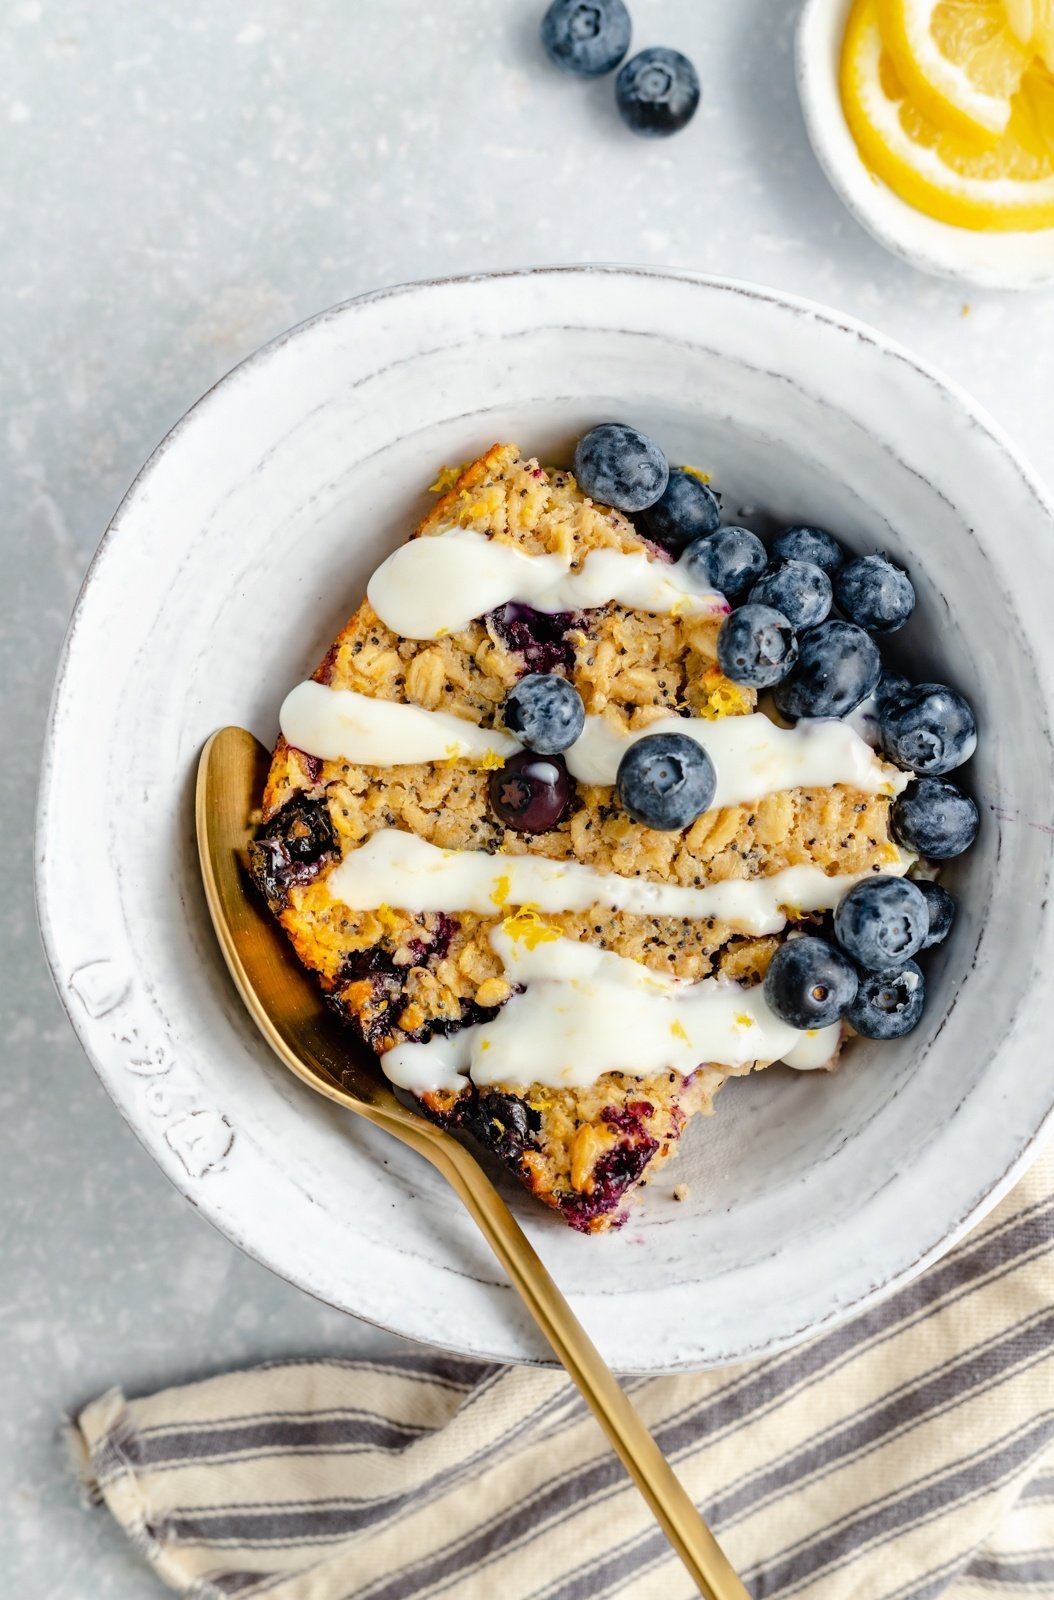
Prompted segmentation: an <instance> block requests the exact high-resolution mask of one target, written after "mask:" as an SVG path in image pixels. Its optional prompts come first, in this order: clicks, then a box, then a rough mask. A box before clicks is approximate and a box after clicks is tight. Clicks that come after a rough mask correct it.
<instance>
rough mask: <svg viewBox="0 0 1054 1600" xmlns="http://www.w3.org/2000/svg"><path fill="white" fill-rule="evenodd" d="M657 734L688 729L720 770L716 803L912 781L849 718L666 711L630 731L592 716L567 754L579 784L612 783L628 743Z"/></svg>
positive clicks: (872, 790)
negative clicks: (787, 719)
mask: <svg viewBox="0 0 1054 1600" xmlns="http://www.w3.org/2000/svg"><path fill="white" fill-rule="evenodd" d="M656 733H681V734H686V735H687V736H688V738H689V739H694V740H695V741H696V743H697V744H701V745H702V746H703V748H704V749H705V750H706V751H707V753H708V754H709V756H710V759H711V760H712V761H713V763H714V769H715V772H716V774H717V790H716V792H715V794H714V799H713V805H712V808H711V809H713V810H717V809H718V808H719V807H721V806H731V805H741V804H744V803H746V802H748V801H751V800H760V799H761V798H762V796H763V795H766V794H777V793H779V791H780V790H782V789H827V788H829V787H830V786H831V785H832V784H836V783H844V784H846V785H847V787H849V788H850V789H859V790H860V791H861V792H862V793H864V794H899V793H900V791H901V790H902V789H903V788H904V787H905V786H906V785H907V784H908V783H909V782H910V780H911V774H910V773H905V772H899V771H898V770H897V769H896V768H895V767H891V766H887V765H886V764H885V763H884V762H882V761H879V760H878V759H877V758H876V756H875V754H874V752H873V751H872V750H871V748H870V746H868V745H867V744H865V742H864V740H863V739H861V737H860V735H859V734H858V733H857V732H856V731H855V730H854V729H853V728H851V727H849V726H848V724H847V723H845V722H839V721H836V720H834V719H833V718H831V719H826V718H825V719H823V720H822V721H821V720H806V721H802V722H799V723H797V724H796V726H795V727H793V728H780V727H778V726H777V725H776V723H774V722H772V721H771V720H770V719H769V718H768V717H767V716H765V714H764V712H761V711H755V712H752V713H750V714H749V715H747V716H742V717H721V718H719V719H718V720H717V721H713V722H711V721H708V720H707V719H706V718H704V717H663V718H661V719H660V720H658V721H656V722H652V723H649V725H648V726H647V727H646V728H641V729H639V730H636V731H634V732H632V733H627V732H625V731H624V730H623V729H622V728H620V727H619V726H618V725H617V724H616V723H613V722H609V721H608V719H607V718H606V717H597V716H591V717H587V718H586V726H585V729H584V730H583V732H582V735H581V737H580V738H579V739H577V740H576V742H575V743H574V744H573V745H572V746H571V748H570V749H569V750H566V751H565V752H564V760H565V761H566V762H567V768H568V771H569V772H571V773H572V775H573V776H574V777H575V778H577V779H578V781H579V782H580V783H599V784H612V783H614V781H615V775H616V773H617V772H618V764H619V762H620V760H621V759H622V756H623V755H624V754H625V752H626V750H627V749H628V748H629V746H630V745H631V744H635V743H636V742H637V740H638V739H644V738H647V737H648V736H649V735H650V734H656Z"/></svg>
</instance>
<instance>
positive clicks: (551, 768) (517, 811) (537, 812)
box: [490, 750, 571, 833]
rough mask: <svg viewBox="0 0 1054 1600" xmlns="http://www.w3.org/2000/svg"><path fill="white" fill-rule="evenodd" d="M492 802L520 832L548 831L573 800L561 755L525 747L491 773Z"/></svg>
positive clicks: (502, 818) (498, 814) (497, 813)
mask: <svg viewBox="0 0 1054 1600" xmlns="http://www.w3.org/2000/svg"><path fill="white" fill-rule="evenodd" d="M490 804H491V809H492V810H493V812H494V815H495V816H496V817H497V819H498V821H499V822H501V823H504V825H505V827H506V828H514V829H515V830H516V832H517V833H548V832H550V830H551V829H553V828H555V827H556V826H557V825H558V824H559V823H560V822H562V821H563V819H564V817H565V816H566V815H567V810H568V807H569V806H570V804H571V780H570V778H569V777H568V775H567V768H566V767H565V766H564V764H563V761H562V760H560V758H559V757H558V756H553V755H539V754H538V753H537V752H536V751H534V750H521V751H520V752H519V754H518V755H514V756H510V757H509V759H508V761H506V763H505V765H504V766H503V767H499V768H498V769H497V771H495V772H492V773H491V775H490Z"/></svg>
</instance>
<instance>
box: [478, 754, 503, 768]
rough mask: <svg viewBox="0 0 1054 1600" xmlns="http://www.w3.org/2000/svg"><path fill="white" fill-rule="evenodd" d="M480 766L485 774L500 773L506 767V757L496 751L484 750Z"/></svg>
mask: <svg viewBox="0 0 1054 1600" xmlns="http://www.w3.org/2000/svg"><path fill="white" fill-rule="evenodd" d="M479 764H480V766H481V767H482V769H483V771H484V772H498V771H500V769H501V768H502V767H503V766H504V765H505V757H504V756H499V754H498V752H497V751H496V750H484V752H483V755H482V757H481V759H480V763H479Z"/></svg>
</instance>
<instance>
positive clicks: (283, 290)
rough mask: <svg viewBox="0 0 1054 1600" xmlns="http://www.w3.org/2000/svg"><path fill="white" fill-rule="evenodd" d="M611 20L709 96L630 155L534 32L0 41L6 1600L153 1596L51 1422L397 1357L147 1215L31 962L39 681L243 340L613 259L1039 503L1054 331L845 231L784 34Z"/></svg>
mask: <svg viewBox="0 0 1054 1600" xmlns="http://www.w3.org/2000/svg"><path fill="white" fill-rule="evenodd" d="M631 3H632V9H633V12H634V16H635V23H636V35H635V37H636V42H637V44H638V45H641V44H645V43H667V44H672V45H676V46H678V47H680V48H682V49H684V50H686V51H687V53H688V54H690V55H692V56H693V57H694V59H695V60H696V62H697V63H698V66H699V68H700V72H701V76H702V78H703V83H704V95H705V98H704V103H703V107H702V110H701V112H700V114H699V116H698V118H697V120H696V122H695V124H694V125H693V127H692V128H691V129H690V130H689V131H688V132H687V133H685V134H683V135H682V136H680V137H679V138H678V139H675V140H671V141H670V142H669V143H665V144H662V145H659V146H657V147H653V146H651V145H650V144H647V143H645V142H643V141H640V140H635V139H634V138H633V137H632V136H631V135H629V134H627V133H624V132H623V131H622V129H621V128H620V126H619V124H618V123H617V120H616V118H615V115H614V112H613V109H612V104H611V85H610V81H604V82H600V83H594V84H589V85H582V84H579V83H575V82H573V81H571V80H568V79H564V78H562V77H560V76H559V75H558V74H556V73H555V72H554V71H553V70H551V69H550V68H549V67H548V66H547V64H546V62H545V61H544V59H543V58H542V56H541V54H540V50H539V48H538V46H537V44H536V43H535V35H536V27H537V19H538V16H539V14H540V12H541V10H542V9H543V5H542V4H541V3H540V0H501V3H497V4H496V3H495V0H444V3H443V4H442V5H439V4H438V3H433V4H428V3H427V0H383V3H382V0H373V3H367V0H359V3H357V4H349V3H348V0H296V3H295V4H294V3H292V0H240V3H238V4H234V3H232V0H219V3H215V0H214V3H211V4H208V5H206V4H205V3H204V0H182V3H181V4H178V5H173V6H161V5H158V4H155V3H153V0H147V3H146V4H144V3H143V0H91V3H89V0H9V3H8V5H7V6H5V7H4V8H3V17H2V18H0V129H2V137H0V241H2V244H0V291H2V292H0V408H2V412H3V417H2V426H0V494H2V504H3V507H4V520H3V524H2V528H0V539H2V545H0V550H2V553H3V561H2V566H0V605H2V607H3V618H2V626H0V649H2V652H3V653H2V681H3V686H4V695H3V703H4V720H5V733H4V748H5V750H6V752H7V754H6V757H5V760H4V763H3V769H2V772H0V782H2V785H3V793H4V818H5V823H4V835H3V837H4V846H5V850H6V853H7V854H6V859H7V862H8V867H7V871H6V873H5V882H6V889H5V893H4V895H3V898H2V912H3V918H4V930H3V939H4V958H3V962H2V965H0V981H2V983H3V987H4V991H5V995H4V1017H5V1045H6V1051H5V1054H6V1061H5V1071H4V1074H3V1079H2V1085H3V1087H2V1090H0V1095H2V1099H0V1140H2V1141H3V1156H2V1164H0V1171H2V1173H3V1179H4V1185H5V1191H6V1192H5V1203H4V1207H3V1221H2V1229H3V1234H2V1240H3V1252H2V1266H0V1271H2V1274H3V1284H2V1297H0V1339H2V1341H3V1352H4V1356H3V1361H2V1363H0V1383H2V1399H0V1474H2V1480H3V1481H2V1495H3V1498H0V1506H2V1507H3V1511H2V1513H0V1573H2V1574H3V1581H2V1583H0V1588H2V1590H3V1592H4V1593H6V1594H11V1595H18V1596H19V1597H20V1600H37V1597H47V1600H60V1597H61V1600H130V1597H132V1596H144V1595H150V1594H154V1593H158V1592H160V1590H159V1588H158V1586H157V1585H156V1584H155V1583H154V1581H153V1580H152V1578H151V1577H150V1575H149V1574H148V1573H146V1572H145V1570H144V1569H143V1568H142V1566H141V1565H140V1563H139V1561H138V1559H137V1558H136V1557H134V1556H133V1555H132V1554H131V1553H130V1552H128V1551H127V1550H126V1549H125V1548H124V1547H123V1546H122V1543H121V1541H120V1539H119V1537H118V1536H117V1534H116V1533H115V1531H114V1530H113V1529H112V1528H111V1527H110V1525H109V1523H108V1522H107V1520H106V1518H105V1517H104V1516H103V1515H102V1514H101V1513H99V1512H94V1513H88V1512H86V1511H84V1510H82V1509H81V1508H80V1507H79V1506H78V1503H77V1499H76V1495H75V1492H74V1489H73V1487H72V1485H71V1482H70V1480H69V1477H68V1475H67V1473H66V1470H65V1465H64V1462H63V1459H62V1455H61V1451H60V1450H59V1448H58V1446H57V1444H56V1438H55V1426H56V1420H57V1418H58V1416H59V1414H60V1413H61V1412H62V1411H63V1410H64V1409H67V1408H75V1407H76V1406H77V1405H78V1404H79V1403H81V1402H83V1401H85V1400H87V1399H89V1398H91V1397H92V1396H94V1395H95V1394H96V1393H98V1392H100V1391H101V1390H103V1389H105V1388H107V1387H108V1386H109V1385H111V1384H115V1383H119V1384H122V1385H123V1386H124V1387H125V1388H126V1389H127V1390H128V1391H129V1392H143V1391H146V1390H148V1389H150V1388H152V1387H156V1386H160V1385H164V1384H168V1383H171V1382H174V1381H177V1380H180V1379H185V1378H188V1377H193V1376H196V1375H204V1374H207V1373H211V1372H215V1371H217V1370H221V1369H223V1368H225V1367H228V1366H230V1365H233V1364H239V1363H248V1362H252V1361H254V1360H257V1359H262V1358H266V1357H272V1356H277V1355H281V1354H283V1353H299V1354H304V1353H310V1352H312V1351H320V1350H327V1351H337V1352H342V1353H348V1352H355V1351H363V1352H365V1351H367V1350H376V1349H378V1348H380V1347H382V1346H385V1345H389V1346H390V1345H391V1344H392V1343H393V1341H390V1340H386V1339H385V1336H384V1335H382V1334H379V1333H377V1332H375V1331H372V1330H370V1329H367V1328H365V1327H362V1326H360V1325H357V1324H355V1323H354V1322H352V1321H351V1320H350V1319H347V1318H343V1317H340V1316H338V1315H336V1314H335V1313H332V1312H329V1311H327V1310H326V1309H325V1308H323V1307H321V1306H319V1305H317V1304H315V1303H313V1302H312V1301H310V1300H308V1299H306V1298H305V1297H303V1296H302V1295H300V1294H298V1293H297V1292H296V1291H295V1290H293V1289H291V1288H289V1287H288V1286H287V1285H285V1284H283V1283H280V1282H279V1281H277V1280H276V1279H275V1278H273V1277H271V1276H270V1275H269V1274H268V1273H267V1272H266V1271H264V1270H263V1269H262V1268H261V1267H258V1266H256V1265H255V1264H254V1263H252V1262H250V1261H248V1260H247V1259H245V1258H244V1257H242V1256H241V1255H239V1254H238V1253H237V1252H236V1251H235V1250H234V1249H233V1248H232V1247H231V1246H229V1245H228V1244H227V1243H226V1242H225V1241H224V1240H223V1239H222V1238H220V1237H219V1236H217V1235H216V1234H214V1233H213V1232H212V1231H211V1230H210V1229H209V1227H208V1226H207V1225H206V1224H205V1223H203V1222H201V1221H200V1220H199V1219H198V1218H196V1217H195V1216H194V1215H193V1214H192V1213H191V1211H190V1210H189V1209H188V1208H186V1207H185V1206H184V1204H183V1202H182V1201H180V1200H179V1199H178V1198H177V1197H176V1196H175V1194H174V1193H172V1192H171V1191H170V1189H169V1188H168V1186H167V1184H166V1182H165V1180H164V1179H163V1178H162V1177H161V1176H160V1174H159V1173H158V1172H157V1171H156V1170H155V1169H154V1167H153V1166H152V1164H151V1162H150V1161H149V1159H148V1158H147V1157H146V1155H145V1154H144V1153H143V1152H142V1151H141V1150H140V1149H139V1147H138V1145H137V1144H136V1142H135V1140H134V1139H133V1138H132V1136H131V1135H130V1134H129V1132H128V1131H127V1129H126V1128H125V1127H124V1125H123V1124H122V1123H121V1122H120V1120H119V1118H118V1117H117V1115H116V1113H115V1112H114V1111H113V1110H112V1108H111V1106H110V1104H109V1102H108V1101H107V1099H106V1096H105V1095H104V1093H103V1092H102V1090H101V1089H100V1087H99V1086H98V1084H97V1083H96V1081H95V1079H94V1076H93V1074H92V1072H91V1069H90V1067H89V1066H88V1065H87V1063H86V1061H85V1060H84V1059H83V1057H82V1055H81V1052H80V1050H79V1048H78V1046H77V1044H76V1042H75V1040H74V1038H73V1035H72V1033H71V1031H70V1029H69V1028H68V1026H67V1024H66V1021H65V1018H64V1016H63V1014H62V1012H61V1010H60V1007H59V1005H58V1002H57V1001H56V999H55V996H54V994H53V992H52V988H51V984H50V980H49V978H48V975H47V972H46V970H45V967H44V963H43V959H42V957H41V954H40V950H39V946H38V940H37V932H36V926H35V918H34V910H33V898H32V887H31V863H32V858H33V848H34V846H33V811H34V792H35V784H36V771H37V765H38V759H39V751H40V744H41V738H42V734H43V729H44V723H45V718H46V712H47V706H48V697H49V694H50V689H51V681H52V674H53V670H54V663H55V658H56V654H57V651H58V648H59V645H60V642H61V638H62V633H63V629H64V626H65V623H66V619H67V616H68V613H69V610H70V607H71V605H72V603H73V600H74V597H75V595H76V592H77V586H78V583H79V581H80V578H81V576H82V573H83V571H84V568H85V566H86V565H87V562H88V560H89V557H90V555H91V553H92V551H93V549H94V547H95V545H96V543H97V541H98V539H99V537H100V535H101V534H102V532H103V529H104V528H105V526H106V523H107V521H108V519H109V517H110V515H111V513H112V512H113V509H114V507H115V506H116V504H117V501H118V499H119V498H120V496H121V494H122V492H123V490H124V489H125V487H126V486H127V484H128V483H129V481H130V480H131V478H132V477H133V475H134V474H135V472H136V470H137V468H138V467H139V465H140V464H141V462H142V461H143V460H144V458H145V457H146V456H147V455H148V454H149V452H150V450H151V449H152V447H153V446H154V444H155V443H156V442H157V441H158V439H159V438H160V437H161V436H162V435H163V434H164V433H165V431H166V430H167V429H168V428H169V427H170V426H171V424H172V423H173V422H175V421H176V419H177V418H178V417H179V416H180V414H181V413H182V412H183V411H184V410H185V409H186V408H187V407H188V406H189V405H190V404H191V402H192V401H193V400H194V399H195V398H196V397H197V396H198V395H199V394H200V393H201V392H202V391H203V390H204V389H205V388H207V387H208V385H209V384H211V383H212V382H214V380H215V379H216V378H218V377H219V376H220V375H221V374H222V373H223V372H224V371H225V370H226V369H227V368H228V367H230V366H231V365H232V364H233V363H234V362H235V361H237V360H239V359H240V358H241V357H242V356H244V355H246V354H247V353H248V352H249V351H251V350H252V349H253V348H254V347H255V346H257V345H258V344H260V343H261V342H262V341H263V340H265V339H267V338H269V337H270V336H271V335H273V334H275V333H277V332H278V331H279V330H281V329H282V328H284V327H286V326H287V325H288V324H290V323H293V322H296V321H298V320H299V319H301V318H303V317H305V316H307V315H308V314H309V313H311V312H313V311H316V310H318V309H319V308H321V307H323V306H326V305H328V304H331V303H332V302H334V301H336V300H340V299H343V298H345V297H347V296H349V295H352V294H355V293H357V292H358V291H360V290H364V289H369V288H373V287H375V286H377V285H381V284H386V283H392V282H397V281H401V280H405V279H408V278H415V277H424V276H428V275H431V274H434V273H449V272H461V271H466V270H470V269H477V268H485V267H496V266H510V265H517V264H523V263H530V262H542V261H585V260H608V261H614V260H621V261H628V260H632V261H640V262H655V263H666V264H673V265H677V266H685V267H693V268H698V269H702V270H706V271H713V272H721V273H728V274H733V275H737V276H740V277H746V278H751V279H754V280H758V281H762V282H766V283H770V284H773V285H775V286H778V287H780V288H784V289H789V290H795V291H798V292H800V293H803V294H808V295H811V296H814V297H816V298H818V299H820V300H823V301H827V302H828V303H830V304H832V305H834V306H837V307H840V308H842V309H845V310H847V311H851V312H854V313H856V314H857V315H859V316H861V317H863V318H865V319H867V320H869V321H871V322H873V323H875V324H876V325H877V326H879V327H880V328H882V329H884V330H886V331H887V332H889V333H892V334H894V335H896V336H897V337H899V338H901V339H903V340H904V341H906V342H907V343H908V344H910V345H912V346H913V347H914V348H915V349H916V350H918V351H919V352H920V353H921V354H923V355H924V356H926V357H929V358H930V359H931V360H933V361H935V362H937V363H938V364H939V365H940V366H942V367H944V368H945V370H947V371H948V372H950V373H951V374H953V375H954V376H955V377H956V378H958V379H959V380H960V381H961V382H962V383H963V384H965V385H966V386H967V387H968V388H969V389H971V390H972V391H973V392H974V394H975V395H976V396H977V397H978V398H979V399H980V400H981V401H982V402H983V403H984V404H986V405H987V406H988V407H989V408H990V409H991V411H992V412H993V413H994V414H995V416H996V417H997V418H998V419H999V421H1000V422H1002V424H1003V425H1004V426H1005V427H1006V429H1007V430H1008V431H1009V432H1010V434H1011V435H1013V436H1014V437H1015V438H1016V440H1017V441H1018V443H1019V444H1020V445H1021V446H1022V447H1023V448H1024V449H1025V450H1026V452H1028V453H1030V454H1031V456H1032V458H1033V461H1034V462H1035V464H1036V465H1037V466H1038V467H1039V468H1040V470H1047V471H1048V474H1049V470H1050V467H1051V460H1050V457H1051V451H1052V447H1054V446H1052V433H1054V429H1052V423H1051V418H1052V416H1054V364H1052V363H1051V362H1050V360H1049V359H1047V358H1046V357H1045V356H1044V355H1043V352H1048V353H1049V351H1050V350H1051V348H1052V346H1054V296H1052V295H1033V296H1029V297H1015V296H1013V295H1009V294H993V293H981V292H976V293H970V292H968V291H964V290H963V289H962V288H961V287H955V286H952V285H948V284H943V283H941V282H939V281H937V280H933V279H927V278H925V277H922V276H920V275H918V274H916V273H914V272H913V271H911V270H910V269H909V268H907V267H904V266H901V265H900V264H899V263H897V262H896V261H894V260H893V259H892V258H891V257H888V256H886V255H885V254H884V253H883V252H882V251H881V250H880V248H879V247H878V246H877V245H875V244H873V243H872V242H871V241H870V239H869V238H868V237H867V236H866V235H864V234H863V233H861V232H860V231H859V229H858V228H857V227H856V225H855V224H854V223H853V222H852V221H851V220H850V219H849V218H848V217H847V216H846V214H845V213H844V212H843V210H842V208H841V205H840V203H839V202H838V200H837V199H836V198H835V196H834V195H833V194H832V193H831V191H830V190H829V189H828V187H827V184H826V182H825V181H824V179H823V177H822V175H821V173H820V171H819V169H818V168H817V166H816V164H815V162H814V159H813V157H812V155H811V153H810V151H809V149H808V146H807V144H806V142H805V137H804V133H803V130H802V126H801V120H800V117H799V113H798V109H797V104H796V100H795V94H794V87H793V72H792V64H791V55H790V45H791V33H792V26H793V21H794V14H795V11H796V9H797V8H796V6H795V4H794V3H793V0H738V3H737V4H735V5H730V4H728V3H727V0H631ZM1047 559H1049V557H1047ZM86 1147H90V1148H91V1149H92V1151H93V1152H94V1154H93V1157H92V1159H91V1160H90V1161H89V1160H88V1159H86V1157H85V1155H84V1150H85V1148H86Z"/></svg>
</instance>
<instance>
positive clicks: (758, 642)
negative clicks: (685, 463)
mask: <svg viewBox="0 0 1054 1600" xmlns="http://www.w3.org/2000/svg"><path fill="white" fill-rule="evenodd" d="M797 657H798V641H797V639H796V638H795V635H794V629H793V628H792V627H791V625H790V623H789V622H788V620H787V618H786V617H785V616H783V615H782V613H781V612H779V611H774V610H773V609H772V607H771V606H761V605H753V604H751V605H745V606H740V607H739V609H738V610H737V611H733V612H732V613H731V614H730V615H729V616H727V617H726V618H725V620H724V622H723V623H722V624H721V631H720V633H719V634H718V636H717V662H718V665H719V666H720V668H721V671H722V672H723V673H724V675H725V677H726V678H730V679H731V681H732V682H733V683H742V684H745V685H746V686H747V687H748V688H750V689H768V688H771V686H772V685H773V684H774V683H779V682H780V681H781V680H782V679H783V678H785V677H786V676H787V673H788V672H790V670H791V668H792V667H793V666H794V663H795V661H796V660H797Z"/></svg>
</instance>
